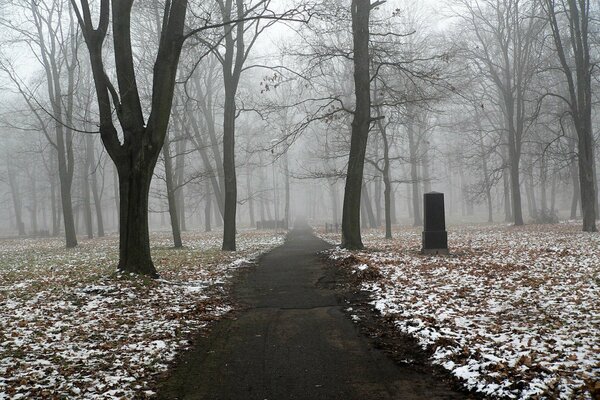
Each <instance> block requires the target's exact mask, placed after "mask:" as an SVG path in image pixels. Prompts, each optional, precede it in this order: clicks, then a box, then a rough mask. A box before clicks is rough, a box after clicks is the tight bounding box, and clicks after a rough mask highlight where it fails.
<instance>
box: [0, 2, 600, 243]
mask: <svg viewBox="0 0 600 400" xmlns="http://www.w3.org/2000/svg"><path fill="white" fill-rule="evenodd" d="M84 3H85V4H87V3H88V2H87V1H85V2H84ZM181 3H182V4H183V3H185V2H181ZM350 3H351V2H343V1H326V2H321V3H318V2H317V3H315V2H305V1H288V2H285V3H284V2H269V1H248V2H245V3H244V8H243V10H235V5H234V6H233V8H234V9H233V10H230V11H231V12H230V14H229V15H237V16H238V17H236V18H233V17H230V16H228V15H226V14H224V11H223V10H221V9H219V7H218V5H219V4H220V2H219V1H217V2H214V4H213V2H204V3H203V2H198V3H195V2H190V3H189V4H188V6H187V7H188V12H187V14H186V16H185V18H186V19H185V23H184V26H183V32H184V34H185V35H187V37H186V40H185V41H184V42H182V49H181V56H180V57H179V60H178V62H177V63H176V64H175V65H176V66H177V72H176V73H175V74H174V75H173V76H172V77H174V79H175V83H174V89H173V94H172V99H171V98H169V96H170V94H169V93H168V92H169V90H168V88H167V90H165V89H164V87H161V85H160V84H161V82H160V80H164V82H168V81H169V79H171V77H170V76H169V75H168V73H167V74H166V75H161V74H162V73H163V72H164V70H165V69H168V68H167V67H166V66H161V65H160V63H159V62H158V61H157V54H159V44H160V42H159V41H160V38H161V32H162V33H163V36H162V37H163V40H168V39H164V38H165V37H167V36H166V35H165V32H167V30H168V29H167V28H168V27H166V25H164V24H163V22H164V21H163V15H164V12H165V11H164V2H162V1H160V0H156V1H154V0H152V1H150V0H148V1H143V2H141V1H138V2H133V10H132V17H131V26H130V31H131V49H132V51H131V57H130V59H129V58H127V57H124V59H123V60H119V59H120V58H123V57H121V56H122V55H123V49H119V50H115V46H116V45H122V44H123V41H119V40H118V39H117V38H116V36H117V35H124V34H125V33H124V32H125V31H127V29H125V30H121V31H118V32H115V30H114V29H115V28H114V27H113V26H112V25H111V24H108V25H107V26H108V31H107V34H106V38H104V40H103V42H102V51H101V53H98V54H102V62H101V63H99V64H98V63H97V65H96V66H94V64H93V63H94V60H93V59H92V62H90V59H91V58H90V54H91V52H90V51H88V49H89V48H90V43H92V41H93V39H92V34H93V33H94V32H97V31H94V30H93V29H92V30H89V26H88V27H86V26H85V25H86V24H87V19H86V18H87V17H86V15H85V12H84V11H85V10H86V8H85V7H84V4H82V3H81V2H79V1H75V2H73V3H71V2H69V1H67V0H43V1H39V2H37V4H35V3H31V2H28V1H18V0H15V1H3V2H2V14H1V15H2V18H1V20H0V29H1V31H2V34H1V36H0V37H2V38H3V39H2V45H1V46H0V49H1V50H0V51H1V53H2V54H1V61H0V69H1V74H0V76H1V82H2V86H1V89H0V90H1V96H2V100H3V101H2V102H1V104H0V106H1V107H2V112H1V123H2V127H3V135H2V138H1V139H0V140H1V141H0V148H1V149H2V163H1V166H0V169H1V175H0V177H1V182H0V184H1V186H0V193H1V194H2V197H1V199H2V202H1V203H0V213H1V216H2V219H3V220H4V221H5V223H4V224H3V226H2V227H1V228H0V232H1V234H2V235H3V236H7V237H9V236H46V235H50V236H65V237H67V245H69V246H71V245H75V244H76V242H77V241H81V240H85V238H92V237H95V236H102V235H105V234H110V233H118V232H119V218H120V215H121V223H124V222H125V221H126V218H127V217H123V216H122V213H120V208H121V207H122V206H123V204H124V203H123V200H121V201H120V200H119V168H120V167H118V166H117V167H115V163H114V161H113V160H114V159H121V160H123V159H126V158H128V157H129V160H130V161H129V162H130V164H129V166H128V167H122V170H121V174H120V175H121V178H122V181H124V180H125V179H126V178H125V177H124V174H125V171H126V170H127V171H129V169H131V168H132V165H135V163H136V162H142V161H139V160H138V161H135V160H136V157H137V156H136V155H133V156H132V154H134V153H128V154H129V155H125V153H123V154H121V153H119V151H120V150H118V149H117V147H119V146H121V147H123V148H133V147H135V146H137V144H136V143H138V142H139V143H142V142H143V143H145V142H144V141H145V140H146V139H144V134H145V133H143V132H142V131H143V130H146V131H150V130H151V129H150V128H152V132H154V133H148V132H146V134H148V135H150V136H152V135H153V134H156V132H158V131H159V129H157V128H156V127H157V126H159V125H160V124H161V123H162V122H160V123H158V122H156V121H158V119H157V118H160V117H157V115H164V114H165V112H166V113H168V110H170V116H169V118H167V120H166V123H168V129H167V130H166V135H165V137H164V139H163V138H162V137H161V135H160V133H158V134H156V135H158V136H156V137H157V138H158V141H152V143H151V144H150V146H149V148H152V146H154V150H156V145H157V144H160V143H164V145H161V146H162V149H161V151H157V152H155V153H156V154H154V153H152V152H148V153H144V154H145V155H144V156H143V157H142V158H141V159H144V160H145V159H146V158H147V159H152V158H153V157H156V165H155V166H154V165H153V162H149V163H148V164H147V167H145V168H147V169H149V170H150V172H151V173H152V174H151V176H152V180H151V185H150V187H149V190H148V193H149V198H148V201H147V208H148V210H149V214H148V220H149V229H150V230H151V231H159V230H160V231H174V232H175V233H174V234H175V237H174V240H175V244H177V240H178V239H177V235H179V233H177V231H180V230H182V231H186V230H220V229H224V228H223V221H224V216H225V214H227V217H225V220H227V221H229V222H228V223H226V224H225V235H226V236H227V235H228V234H227V232H229V233H230V234H231V232H233V235H235V232H236V231H237V230H240V229H256V228H257V226H263V227H264V226H265V224H267V225H268V224H269V223H271V224H272V223H273V221H275V220H279V221H282V222H281V226H282V227H287V226H291V225H292V224H293V223H294V221H295V220H296V219H297V218H301V219H306V220H308V221H309V222H310V223H311V224H312V225H313V226H323V225H325V224H334V225H335V224H339V229H340V232H341V224H342V217H343V210H344V205H343V204H344V193H345V191H346V192H347V191H355V192H356V190H357V188H356V187H355V186H354V187H350V188H349V187H348V186H349V185H347V183H346V175H347V173H348V160H349V154H350V152H351V151H350V147H351V146H350V144H351V137H352V132H353V131H352V126H353V119H354V118H356V117H357V116H358V115H359V113H358V112H356V96H357V93H358V91H357V90H355V89H356V88H355V84H354V83H355V79H356V77H355V75H354V74H355V66H356V61H357V60H356V57H354V54H355V51H354V47H353V37H354V39H355V40H356V34H357V32H354V36H353V29H352V15H351V5H350ZM379 3H381V4H379ZM419 3H420V2H419ZM584 3H586V4H587V2H584ZM178 4H179V3H178ZM374 5H376V6H375V7H374V8H373V9H372V10H370V23H369V30H370V39H369V53H368V55H369V59H368V66H369V73H370V76H371V79H370V82H369V83H370V88H369V89H368V90H369V91H370V93H369V94H370V96H369V97H370V99H369V101H370V116H369V118H370V120H369V122H368V126H369V132H368V144H367V147H366V153H365V157H364V168H363V169H362V171H361V173H362V174H363V176H362V182H363V183H362V186H359V190H358V193H359V194H358V195H359V196H360V200H361V204H360V219H361V223H360V225H361V227H362V229H366V228H379V227H384V226H385V223H386V218H387V220H389V224H390V225H392V226H395V227H399V226H400V227H402V226H420V225H421V224H422V212H423V210H422V201H423V200H422V195H423V193H426V192H430V191H438V192H443V193H444V194H445V201H446V217H447V219H448V220H449V221H450V222H451V223H455V224H460V223H488V222H506V223H515V224H517V225H519V224H522V223H548V222H557V221H559V220H565V219H576V218H582V217H583V218H584V229H585V230H595V215H596V209H597V194H596V187H597V177H596V155H595V154H596V142H597V141H596V137H597V135H596V134H595V131H594V129H593V127H594V126H595V123H596V120H595V115H596V113H595V108H596V107H597V105H596V96H595V93H596V90H595V88H596V85H597V79H596V78H597V77H596V76H595V74H596V73H597V72H596V70H594V69H593V68H592V66H593V65H594V63H595V59H596V56H597V53H598V51H597V48H598V41H597V39H598V38H597V26H596V23H597V22H596V19H594V14H595V13H596V12H597V4H596V3H595V2H594V3H593V4H591V5H589V6H587V7H588V8H589V10H587V11H586V12H584V13H583V15H580V16H579V17H578V18H579V20H578V21H575V20H574V19H573V18H574V17H573V14H572V13H571V11H572V10H570V9H568V8H562V6H559V5H555V4H554V2H551V1H541V0H530V1H523V0H520V1H519V0H498V1H489V0H485V1H484V0H478V1H471V0H455V1H446V2H437V1H434V2H431V1H430V2H424V3H420V5H415V2H413V1H388V2H377V3H376V4H374ZM89 7H90V9H91V12H90V19H91V23H92V24H91V25H90V26H92V27H93V28H94V27H97V26H98V25H97V24H98V21H99V15H100V14H99V13H100V12H101V8H100V4H99V3H98V2H93V1H91V2H90V4H89ZM229 7H232V6H231V5H229ZM584 11H585V10H584ZM119 12H120V11H119V10H113V14H115V13H117V14H118V13H119ZM171 12H173V11H171ZM78 15H79V18H80V19H78ZM234 19H235V20H238V21H237V23H233V22H228V21H231V20H234ZM84 20H85V21H84ZM111 21H112V18H111ZM161 21H162V22H161ZM582 21H583V22H585V24H584V32H579V31H577V32H575V31H573V30H569V27H570V26H571V27H572V26H574V25H573V24H574V23H576V22H579V23H581V22H582ZM111 23H112V22H111ZM86 29H88V30H87V31H86ZM94 29H95V28H94ZM240 29H241V30H240ZM242 31H243V34H242V33H241V32H242ZM188 33H189V35H188ZM572 37H573V40H571V39H572ZM113 38H114V40H113ZM242 38H243V40H241V39H242ZM578 43H579V44H581V46H579V45H575V46H572V44H578ZM354 44H356V42H354ZM559 44H560V45H561V46H562V47H559ZM582 52H583V53H582ZM586 52H587V53H586ZM165 54H166V55H164V57H167V58H168V57H175V58H177V57H178V56H177V55H173V54H170V53H169V54H167V53H165ZM92 58H93V57H92ZM160 59H161V56H160V55H159V56H158V60H160ZM95 68H96V70H94V69H95ZM130 68H132V70H130ZM160 68H163V71H161V70H160ZM102 71H104V72H102ZM132 71H133V72H134V73H133V74H129V75H127V73H129V72H132ZM103 74H105V75H104V76H105V77H106V82H104V86H102V85H103V84H102V83H101V84H98V79H101V78H102V75H103ZM131 77H134V80H133V82H132V81H131V79H130V78H131ZM157 77H158V82H157ZM153 79H154V81H153ZM107 82H108V84H107ZM128 85H129V86H128ZM586 85H587V86H586ZM163 86H165V85H163ZM166 86H168V85H166ZM98 91H100V92H98ZM98 93H100V94H98ZM132 93H133V94H132ZM156 96H162V97H163V99H164V101H163V102H162V103H161V102H160V101H158V100H157V99H156ZM99 99H100V100H99ZM136 100H139V102H138V104H139V107H138V106H135V105H132V104H134V103H135V102H136ZM102 102H104V104H103V105H104V106H105V107H104V109H102V107H100V104H101V103H102ZM161 107H162V108H161ZM165 107H166V108H165ZM165 109H166V110H167V111H165ZM107 115H108V117H107ZM107 118H108V119H107ZM101 121H103V122H102V123H101ZM111 121H112V123H111ZM132 121H133V122H132ZM139 121H141V122H140V124H139V127H140V128H139V129H138V128H136V127H135V126H137V125H135V123H138V122H139ZM134 122H135V123H134ZM102 124H104V125H102ZM354 124H356V119H355V120H354ZM108 125H111V126H112V127H114V129H115V133H114V134H115V136H114V137H115V138H118V140H119V142H120V143H118V144H117V145H115V143H112V144H111V143H109V144H108V145H107V142H110V141H111V140H112V139H111V138H110V134H109V133H102V135H101V134H100V131H102V130H103V129H104V128H106V127H107V126H108ZM136 129H137V130H136ZM225 131H227V132H225ZM224 133H225V134H224ZM101 136H102V137H104V139H105V140H104V141H103V140H102V138H101ZM150 136H149V137H150ZM224 138H225V143H224ZM161 139H163V140H161ZM153 140H154V139H153ZM107 149H108V150H107ZM232 151H233V152H232ZM135 154H137V153H135ZM233 155H234V157H233V158H232V156H233ZM144 157H146V158H144ZM141 159H140V160H141ZM132 160H133V161H132ZM143 162H146V161H143ZM125 164H126V162H125V161H123V165H125ZM144 165H145V164H144ZM386 183H387V185H386ZM386 186H389V188H388V189H389V198H388V201H387V202H386ZM121 188H123V182H121ZM130 190H132V191H133V192H136V191H140V193H142V195H141V197H143V193H144V191H145V190H146V189H144V187H143V185H142V186H140V187H134V186H132V187H131V189H130ZM581 199H583V200H584V201H583V202H582V201H581ZM582 203H583V214H582ZM127 204H130V203H127ZM386 206H387V207H386ZM131 207H133V206H131ZM135 207H146V205H145V202H144V201H143V200H141V201H140V203H139V205H138V206H135ZM386 208H387V213H386ZM228 210H229V211H228ZM131 213H132V211H131V210H129V212H128V214H129V216H130V217H131ZM67 214H69V215H67ZM138 217H139V218H140V220H143V218H144V215H143V213H142V214H141V217H140V216H137V217H135V218H138ZM124 218H125V219H124ZM132 218H133V217H132ZM134 223H137V222H134ZM142 225H143V223H142ZM142 228H143V227H142ZM73 230H74V232H72V231H73ZM143 230H144V229H142V231H143ZM73 234H75V236H73ZM121 234H122V235H123V230H122V231H121ZM69 235H71V238H70V239H69ZM179 240H180V239H179ZM233 244H234V242H233ZM224 247H227V246H224ZM230 247H231V246H230ZM233 248H235V246H233V247H231V249H233Z"/></svg>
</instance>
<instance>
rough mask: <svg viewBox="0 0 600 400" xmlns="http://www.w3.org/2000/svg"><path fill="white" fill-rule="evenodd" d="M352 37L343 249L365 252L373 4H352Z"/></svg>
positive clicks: (356, 0)
mask: <svg viewBox="0 0 600 400" xmlns="http://www.w3.org/2000/svg"><path fill="white" fill-rule="evenodd" d="M351 7H352V37H353V43H354V90H355V95H356V108H355V110H354V119H353V121H352V136H351V138H350V155H349V157H348V170H347V173H346V187H345V190H344V205H343V208H342V247H344V248H347V249H362V248H363V247H364V246H363V243H362V239H361V235H360V199H361V188H362V184H363V169H364V165H365V153H366V149H367V141H368V138H369V126H370V124H371V89H370V86H371V85H370V81H371V74H370V71H369V16H370V12H371V2H370V0H352V5H351Z"/></svg>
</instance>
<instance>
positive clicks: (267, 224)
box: [256, 219, 287, 229]
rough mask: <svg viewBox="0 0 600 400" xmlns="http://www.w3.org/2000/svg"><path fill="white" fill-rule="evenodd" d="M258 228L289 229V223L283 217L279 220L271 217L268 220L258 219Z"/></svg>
mask: <svg viewBox="0 0 600 400" xmlns="http://www.w3.org/2000/svg"><path fill="white" fill-rule="evenodd" d="M256 229H287V224H286V223H285V220H283V219H282V220H279V221H277V220H274V219H269V220H266V221H257V222H256Z"/></svg>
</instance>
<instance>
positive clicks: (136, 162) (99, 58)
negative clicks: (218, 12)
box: [71, 0, 187, 277]
mask: <svg viewBox="0 0 600 400" xmlns="http://www.w3.org/2000/svg"><path fill="white" fill-rule="evenodd" d="M71 2H72V4H73V7H74V9H75V12H76V14H77V19H78V21H79V25H80V26H81V29H82V32H83V36H84V38H85V42H86V44H87V47H88V51H89V56H90V63H91V66H92V72H93V77H94V83H95V87H96V95H97V98H98V107H99V112H100V135H101V138H102V142H103V144H104V146H105V147H106V150H107V152H108V154H109V155H110V157H111V159H112V160H113V161H114V163H115V165H116V168H117V171H118V176H119V207H120V218H119V222H120V224H119V234H120V237H119V265H118V269H119V270H121V271H124V272H132V273H138V274H144V275H148V276H152V277H157V276H158V273H157V271H156V269H155V267H154V264H153V262H152V258H151V254H150V235H149V229H148V193H149V190H150V183H151V181H152V174H153V171H154V167H155V165H156V162H157V160H158V156H159V153H160V151H161V149H162V147H163V143H164V141H165V136H166V133H167V128H168V124H169V119H170V115H171V106H172V103H173V92H174V88H175V78H176V74H177V64H178V62H179V56H180V54H181V49H182V46H183V41H184V35H183V29H184V25H185V15H186V10H187V0H171V1H167V2H166V3H165V8H164V13H163V21H162V31H161V34H160V42H159V46H158V51H157V57H156V61H155V64H154V76H153V82H152V100H151V111H150V114H149V116H148V119H147V120H145V118H144V114H143V110H142V105H141V102H140V96H139V92H138V87H137V81H136V75H135V68H134V60H133V50H132V43H131V7H132V4H133V0H122V1H118V2H117V1H113V7H112V37H113V51H114V56H115V72H116V76H117V82H118V88H115V87H114V86H113V84H112V83H111V82H110V80H109V78H108V76H107V74H106V72H105V69H104V61H103V55H102V53H103V43H104V40H105V38H106V35H107V33H108V26H109V23H110V19H111V9H110V8H111V7H110V2H109V0H101V2H100V4H99V9H98V10H97V12H98V13H99V22H98V23H97V27H95V24H94V23H93V21H92V12H91V9H90V5H89V2H88V0H81V1H80V3H81V7H79V6H78V5H77V1H75V0H71ZM111 103H112V104H114V108H115V109H116V110H117V118H118V121H119V124H120V126H121V129H122V131H123V142H121V141H120V139H119V135H118V131H117V129H116V127H115V125H114V123H113V115H112V111H113V107H112V105H111Z"/></svg>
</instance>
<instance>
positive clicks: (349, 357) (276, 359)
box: [158, 228, 465, 400]
mask: <svg viewBox="0 0 600 400" xmlns="http://www.w3.org/2000/svg"><path fill="white" fill-rule="evenodd" d="M328 247H329V245H328V244H327V243H325V242H324V241H322V240H320V239H318V238H316V237H315V236H314V235H313V234H312V233H311V231H310V229H308V228H303V229H296V230H293V231H291V232H290V233H289V235H288V238H287V240H286V242H285V244H284V245H282V246H280V247H278V248H276V249H274V250H273V251H271V252H270V253H268V254H266V255H264V256H263V257H262V258H261V260H260V263H259V265H258V266H257V267H256V268H255V270H254V271H252V272H250V273H248V274H246V275H244V276H243V279H240V281H239V283H237V284H236V286H235V287H234V292H233V293H234V297H235V298H236V299H237V300H238V301H240V302H241V303H242V304H245V305H246V306H247V308H245V309H244V310H242V311H241V312H239V313H238V314H237V315H236V317H235V318H232V319H224V320H221V321H219V322H217V323H216V324H215V326H214V327H213V329H212V331H211V333H210V335H209V336H208V337H205V338H199V339H198V342H197V344H196V345H195V346H194V348H192V349H191V350H189V351H188V352H186V353H185V354H184V355H183V356H182V357H181V358H180V360H179V361H178V363H177V365H175V367H174V368H173V370H172V372H171V374H170V375H169V376H168V377H167V379H166V380H165V381H164V382H162V383H161V384H160V385H159V388H158V398H159V399H210V400H230V399H231V400H233V399H235V400H238V399H239V400H254V399H256V400H286V399H303V400H304V399H306V400H318V399H343V400H371V399H373V400H374V399H378V400H379V399H410V400H412V399H427V400H431V399H463V398H465V395H463V394H460V393H458V392H455V391H453V390H452V389H451V388H450V387H449V385H448V384H447V383H445V382H443V381H442V380H440V379H439V378H436V377H434V376H432V375H430V374H424V373H423V372H422V371H418V370H413V369H412V368H411V367H410V365H400V364H396V363H395V362H394V361H392V360H391V359H390V358H389V357H388V356H386V354H385V353H384V352H383V351H381V350H379V349H377V348H375V347H374V346H373V343H372V342H371V341H370V340H369V339H368V338H367V337H365V336H364V335H363V334H361V332H360V331H359V329H358V328H357V326H356V325H355V324H354V323H353V322H352V321H351V320H350V318H349V317H348V316H347V315H346V314H345V313H344V305H343V304H341V300H339V296H336V291H335V290H334V289H333V288H331V287H329V288H328V285H323V284H320V283H321V282H320V281H322V280H323V279H325V277H326V272H325V270H326V267H325V265H324V264H323V262H322V260H321V259H320V257H319V256H318V254H317V253H318V252H319V251H322V250H325V249H327V248H328Z"/></svg>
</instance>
